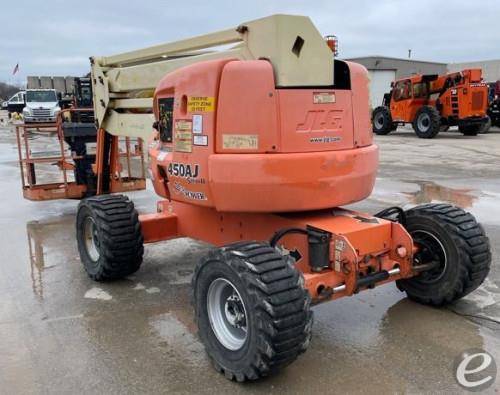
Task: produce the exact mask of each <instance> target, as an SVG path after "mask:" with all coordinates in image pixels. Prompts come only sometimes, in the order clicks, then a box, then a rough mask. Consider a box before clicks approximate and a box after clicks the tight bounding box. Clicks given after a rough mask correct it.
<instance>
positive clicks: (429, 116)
mask: <svg viewBox="0 0 500 395" xmlns="http://www.w3.org/2000/svg"><path fill="white" fill-rule="evenodd" d="M413 130H414V131H415V134H416V135H417V136H418V137H420V138H422V139H432V138H434V137H436V136H437V134H438V133H439V131H440V130H441V115H440V114H439V111H438V110H437V109H436V108H435V107H431V106H423V107H422V108H420V109H419V110H418V111H417V114H416V115H415V119H414V120H413Z"/></svg>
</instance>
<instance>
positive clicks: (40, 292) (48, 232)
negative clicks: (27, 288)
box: [26, 216, 74, 300]
mask: <svg viewBox="0 0 500 395" xmlns="http://www.w3.org/2000/svg"><path fill="white" fill-rule="evenodd" d="M72 222H73V217H72V216H68V217H67V218H62V219H61V218H58V219H57V221H46V220H42V221H29V222H27V223H26V236H27V241H28V258H29V265H30V278H31V287H32V289H33V293H34V294H35V296H36V297H37V298H38V299H40V300H42V299H43V298H44V284H45V282H46V279H45V280H44V273H45V272H46V271H47V270H48V269H52V268H53V267H55V266H57V265H58V264H59V263H60V262H67V259H68V255H67V249H66V248H65V247H66V246H68V245H72V241H73V237H74V236H73V232H71V231H70V232H68V226H70V224H71V223H72Z"/></svg>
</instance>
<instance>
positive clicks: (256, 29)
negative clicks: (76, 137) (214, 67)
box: [91, 15, 333, 138]
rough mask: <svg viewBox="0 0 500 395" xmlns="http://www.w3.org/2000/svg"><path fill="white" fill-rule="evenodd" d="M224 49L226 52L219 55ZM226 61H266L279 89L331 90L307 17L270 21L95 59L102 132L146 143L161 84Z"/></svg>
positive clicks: (327, 53)
mask: <svg viewBox="0 0 500 395" xmlns="http://www.w3.org/2000/svg"><path fill="white" fill-rule="evenodd" d="M231 44H233V45H231ZM228 45H229V47H228ZM221 46H225V47H224V48H223V49H220V48H219V50H218V48H217V47H221ZM224 58H226V59H227V58H232V59H241V60H251V59H268V60H269V61H270V62H271V63H272V65H273V68H274V73H275V80H276V85H277V86H278V87H294V86H296V87H300V86H330V85H332V84H333V54H332V52H331V50H330V49H329V48H328V46H327V45H326V43H325V41H324V39H323V37H322V36H321V34H320V33H319V32H318V30H317V29H316V27H315V26H314V25H313V23H312V22H311V20H310V19H309V18H308V17H305V16H293V15H272V16H269V17H265V18H262V19H257V20H254V21H250V22H246V23H243V24H241V25H239V26H238V27H237V28H232V29H228V30H223V31H219V32H215V33H210V34H206V35H202V36H197V37H193V38H188V39H185V40H180V41H176V42H172V43H167V44H160V45H156V46H152V47H149V48H144V49H139V50H136V51H130V52H124V53H122V54H118V55H113V56H103V57H92V58H91V69H92V87H93V94H94V110H95V117H96V120H97V122H98V125H99V127H100V128H103V129H105V130H106V131H108V132H109V133H111V134H113V135H120V136H131V137H142V138H147V137H148V136H149V134H150V133H151V130H152V123H153V120H154V119H153V115H152V106H153V102H152V97H153V93H154V89H155V88H156V85H157V84H158V82H159V81H160V79H161V78H162V77H163V76H165V75H166V74H167V73H169V72H171V71H173V70H175V69H178V68H180V67H183V66H186V65H189V64H193V63H196V62H200V61H204V60H212V59H224Z"/></svg>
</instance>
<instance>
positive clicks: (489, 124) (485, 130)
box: [479, 117, 491, 134]
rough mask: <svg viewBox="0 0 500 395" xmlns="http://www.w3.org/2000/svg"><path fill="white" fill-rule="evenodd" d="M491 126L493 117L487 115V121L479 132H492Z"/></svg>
mask: <svg viewBox="0 0 500 395" xmlns="http://www.w3.org/2000/svg"><path fill="white" fill-rule="evenodd" d="M490 128H491V118H490V117H486V122H484V123H483V126H482V127H481V129H480V130H479V133H482V134H484V133H489V132H490Z"/></svg>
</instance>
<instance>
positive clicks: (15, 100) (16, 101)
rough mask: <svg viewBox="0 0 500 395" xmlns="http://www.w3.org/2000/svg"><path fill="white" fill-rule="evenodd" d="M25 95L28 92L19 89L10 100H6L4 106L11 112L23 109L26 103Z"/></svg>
mask: <svg viewBox="0 0 500 395" xmlns="http://www.w3.org/2000/svg"><path fill="white" fill-rule="evenodd" d="M25 95H26V92H24V91H19V92H17V93H16V94H15V95H13V96H12V97H11V98H10V99H9V100H6V101H4V102H3V103H2V108H3V109H4V110H7V111H8V112H9V114H12V113H14V112H19V113H20V112H21V111H23V108H24V105H25Z"/></svg>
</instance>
